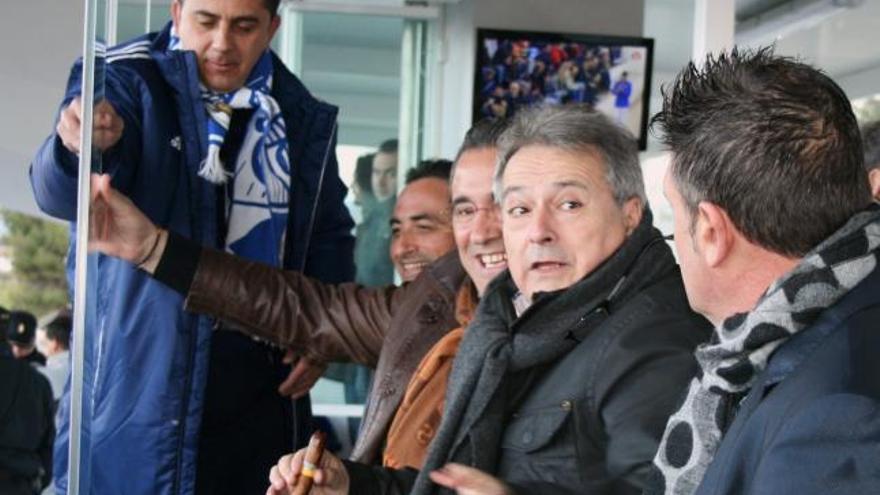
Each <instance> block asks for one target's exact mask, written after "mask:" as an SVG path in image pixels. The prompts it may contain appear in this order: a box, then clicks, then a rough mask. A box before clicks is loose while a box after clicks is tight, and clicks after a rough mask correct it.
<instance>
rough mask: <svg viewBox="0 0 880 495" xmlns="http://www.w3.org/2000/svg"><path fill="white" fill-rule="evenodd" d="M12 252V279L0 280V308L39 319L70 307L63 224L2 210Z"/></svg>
mask: <svg viewBox="0 0 880 495" xmlns="http://www.w3.org/2000/svg"><path fill="white" fill-rule="evenodd" d="M0 215H2V218H3V221H4V223H5V224H6V228H7V233H6V235H5V236H4V237H3V239H2V241H3V244H4V245H6V246H7V247H8V248H9V249H10V250H11V257H12V274H11V277H8V278H4V279H2V280H0V305H2V306H4V307H6V308H7V309H21V310H26V311H30V312H31V313H33V314H35V315H37V316H39V315H42V314H45V313H47V312H49V311H52V310H55V309H58V308H60V307H63V306H65V305H66V304H67V299H68V298H67V280H66V277H65V274H64V258H65V256H66V255H67V244H68V231H67V228H66V227H65V226H64V225H61V224H58V223H54V222H50V221H47V220H43V219H40V218H36V217H32V216H30V215H25V214H23V213H18V212H13V211H10V210H0Z"/></svg>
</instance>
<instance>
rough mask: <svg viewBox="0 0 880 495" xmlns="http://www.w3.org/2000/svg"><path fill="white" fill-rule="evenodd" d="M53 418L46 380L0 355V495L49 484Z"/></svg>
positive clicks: (50, 394)
mask: <svg viewBox="0 0 880 495" xmlns="http://www.w3.org/2000/svg"><path fill="white" fill-rule="evenodd" d="M52 416H53V402H52V388H51V387H50V386H49V381H48V380H47V379H46V377H45V376H43V375H42V374H40V372H38V371H37V370H36V369H34V368H33V366H31V365H30V364H28V363H27V362H26V361H24V360H20V359H13V358H12V357H10V356H3V355H0V493H4V494H10V495H11V494H15V493H32V492H29V491H27V489H26V488H22V487H26V486H28V485H29V484H30V483H32V482H33V481H39V483H40V485H41V486H46V485H47V484H48V483H49V477H50V474H51V470H52V443H53V441H54V440H55V424H54V422H53V419H52ZM16 490H19V491H16Z"/></svg>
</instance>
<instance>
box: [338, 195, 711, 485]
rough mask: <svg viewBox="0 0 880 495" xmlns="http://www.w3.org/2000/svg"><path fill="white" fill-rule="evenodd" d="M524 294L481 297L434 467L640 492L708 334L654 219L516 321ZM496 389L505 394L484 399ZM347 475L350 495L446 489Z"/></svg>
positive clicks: (355, 469)
mask: <svg viewBox="0 0 880 495" xmlns="http://www.w3.org/2000/svg"><path fill="white" fill-rule="evenodd" d="M615 288H616V289H615ZM515 293H516V287H515V286H514V284H513V281H512V280H511V278H510V275H509V274H504V275H502V276H500V277H499V278H498V279H496V280H495V281H493V282H492V284H490V286H489V288H488V289H487V291H486V293H485V294H484V297H483V299H482V300H481V302H480V307H479V308H478V310H477V315H476V317H475V319H474V320H473V321H472V322H471V325H470V327H469V328H468V329H467V331H466V333H465V337H464V340H463V341H462V343H461V347H460V348H459V352H458V355H457V356H456V360H455V364H454V369H453V372H452V375H451V377H450V383H449V388H448V390H447V394H446V408H445V410H444V420H443V424H442V425H441V427H440V429H439V430H438V433H437V437H435V439H434V443H433V444H432V446H431V452H430V454H429V458H428V460H427V461H426V465H425V469H426V470H430V469H431V468H436V467H440V466H442V465H443V464H444V463H445V462H450V461H454V462H462V463H465V464H469V465H471V466H475V467H478V468H480V469H482V470H485V471H488V472H490V473H492V474H494V475H495V476H498V477H500V478H501V479H503V480H504V481H505V482H507V483H508V484H510V485H511V486H512V487H513V488H514V490H515V491H516V492H517V493H535V494H541V495H545V494H553V493H572V494H606V493H607V494H611V493H614V494H618V493H640V492H641V490H642V489H643V488H644V486H645V484H646V482H647V477H648V473H649V470H650V467H651V464H652V460H653V458H654V454H655V452H656V450H657V447H658V445H659V442H660V438H661V437H662V434H663V430H664V427H665V425H666V420H667V418H668V417H669V415H670V414H671V413H672V412H673V410H674V408H675V406H676V405H677V402H678V400H679V399H680V397H682V395H683V393H684V391H685V389H686V387H687V384H688V382H689V381H690V379H691V378H692V377H693V375H694V374H695V373H696V371H697V363H696V360H695V359H694V357H693V350H694V348H695V347H696V346H697V345H698V344H699V343H701V342H703V341H705V340H706V339H708V336H709V330H710V325H709V323H708V322H707V321H706V320H705V319H703V318H702V317H700V316H699V315H697V314H695V313H693V312H692V311H691V310H690V307H689V305H688V302H687V298H686V297H685V292H684V286H683V284H682V280H681V274H680V271H679V269H678V266H677V265H676V264H675V259H674V258H673V256H672V252H671V250H670V249H669V246H667V245H666V244H665V243H664V242H663V241H662V237H661V236H660V233H659V232H658V231H657V230H656V229H654V228H653V227H651V218H650V212H648V211H647V210H646V212H645V218H644V219H643V222H642V224H641V225H640V226H639V228H638V229H637V230H636V231H635V232H634V233H633V235H632V236H631V237H630V238H629V239H628V240H627V242H626V243H624V245H623V246H622V247H621V248H620V249H619V250H618V252H617V253H615V254H614V255H613V256H612V257H611V258H609V260H607V261H606V262H605V263H603V265H602V266H600V267H599V268H597V269H596V270H594V271H593V272H592V273H591V274H589V275H588V276H587V277H585V278H584V279H583V280H581V281H580V282H578V283H576V284H575V285H573V286H571V287H570V288H568V289H565V290H562V291H558V292H555V293H551V294H544V295H539V296H537V297H536V302H535V303H534V304H533V305H532V306H531V307H530V308H529V309H528V310H526V311H525V312H524V313H523V314H522V315H521V316H519V317H517V315H516V313H515V311H514V309H513V306H512V303H511V300H512V298H513V296H514V294H515ZM492 339H494V341H493V342H490V343H487V341H488V340H492ZM505 340H509V341H510V342H511V344H510V345H509V346H507V345H506V344H505V343H504V341H505ZM563 341H565V342H566V343H563ZM542 342H543V344H541V343H542ZM530 343H531V344H530ZM534 344H537V345H534ZM541 345H543V346H544V347H546V348H547V349H550V348H555V349H556V350H551V351H547V349H544V350H542V349H539V347H540V346H541ZM481 348H482V349H481ZM503 353H508V354H509V355H510V357H509V363H508V366H507V370H508V371H507V372H505V373H504V376H503V377H500V378H499V377H498V376H492V371H491V370H492V369H494V370H498V369H499V367H498V366H496V365H489V366H488V367H487V365H486V364H485V362H488V361H493V360H497V358H498V356H499V355H500V354H503ZM542 353H543V356H544V357H538V356H539V355H540V354H542ZM517 354H522V355H521V356H517ZM547 356H553V357H551V358H549V359H547ZM517 362H520V363H522V362H532V363H534V364H533V365H531V366H528V367H525V368H517V366H518V365H517V364H516V363H517ZM501 364H502V365H503V363H501ZM468 377H471V378H472V379H470V381H469V379H468ZM474 377H478V378H474ZM493 380H494V381H495V382H496V383H499V384H500V385H499V386H498V387H497V388H494V389H491V390H488V391H486V390H483V389H481V388H479V384H483V383H488V382H492V381H493ZM467 383H477V387H478V388H476V390H475V391H474V390H469V389H468V387H467V385H466V384H467ZM459 411H461V412H460V413H459ZM432 464H433V465H432ZM347 469H348V471H349V474H350V475H351V477H352V489H351V493H357V494H362V493H363V494H367V493H369V494H372V493H381V494H398V493H408V492H409V491H410V489H411V488H412V487H413V485H414V483H415V485H416V487H415V489H416V492H418V493H422V492H424V493H428V492H436V491H438V489H437V487H430V486H429V483H426V481H427V480H426V479H425V475H426V474H427V473H425V472H423V473H420V475H419V479H418V480H415V479H414V478H415V477H416V473H415V472H414V471H412V470H404V471H393V470H388V469H382V468H376V467H366V466H360V465H356V464H352V463H348V464H347Z"/></svg>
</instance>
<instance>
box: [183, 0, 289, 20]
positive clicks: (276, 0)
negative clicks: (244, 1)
mask: <svg viewBox="0 0 880 495" xmlns="http://www.w3.org/2000/svg"><path fill="white" fill-rule="evenodd" d="M177 1H178V2H180V5H183V0H177ZM280 4H281V0H263V6H264V7H266V10H268V11H269V13H270V14H272V17H275V16H277V15H278V6H279V5H280Z"/></svg>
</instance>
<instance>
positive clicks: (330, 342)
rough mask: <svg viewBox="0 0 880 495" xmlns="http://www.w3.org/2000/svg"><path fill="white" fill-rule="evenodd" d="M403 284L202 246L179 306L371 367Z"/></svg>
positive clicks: (313, 354)
mask: <svg viewBox="0 0 880 495" xmlns="http://www.w3.org/2000/svg"><path fill="white" fill-rule="evenodd" d="M406 292H407V287H406V286H404V287H394V286H389V287H383V288H375V289H373V288H365V287H363V286H360V285H357V284H353V283H345V284H338V285H334V284H324V283H322V282H319V281H317V280H314V279H311V278H309V277H306V276H305V275H302V274H301V273H298V272H293V271H283V270H280V269H277V268H273V267H270V266H268V265H264V264H261V263H255V262H251V261H246V260H243V259H241V258H237V257H235V256H232V255H229V254H227V253H224V252H221V251H217V250H212V249H203V250H202V254H201V257H200V259H199V264H198V269H197V270H196V274H195V278H194V279H193V283H192V285H191V286H190V290H189V293H188V294H187V298H186V309H187V310H189V311H192V312H196V313H203V314H209V315H211V316H215V317H217V318H220V319H222V320H225V321H228V322H230V323H232V324H234V325H236V326H238V327H240V329H241V330H243V331H245V332H246V333H248V334H250V335H253V336H255V337H259V338H261V339H264V340H267V341H269V342H272V343H274V344H276V345H278V346H280V347H283V348H291V349H294V350H295V351H296V352H298V353H299V354H300V355H301V356H303V357H305V358H307V359H309V360H311V361H314V362H319V363H326V362H331V361H351V362H356V363H359V364H364V365H367V366H370V367H375V366H376V363H377V361H378V359H379V353H380V351H381V350H382V342H383V340H384V338H385V334H386V332H387V331H388V328H389V326H390V323H391V318H392V315H393V314H394V312H395V309H396V308H397V307H398V306H399V305H400V301H401V300H402V299H403V298H404V296H405V293H406Z"/></svg>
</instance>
